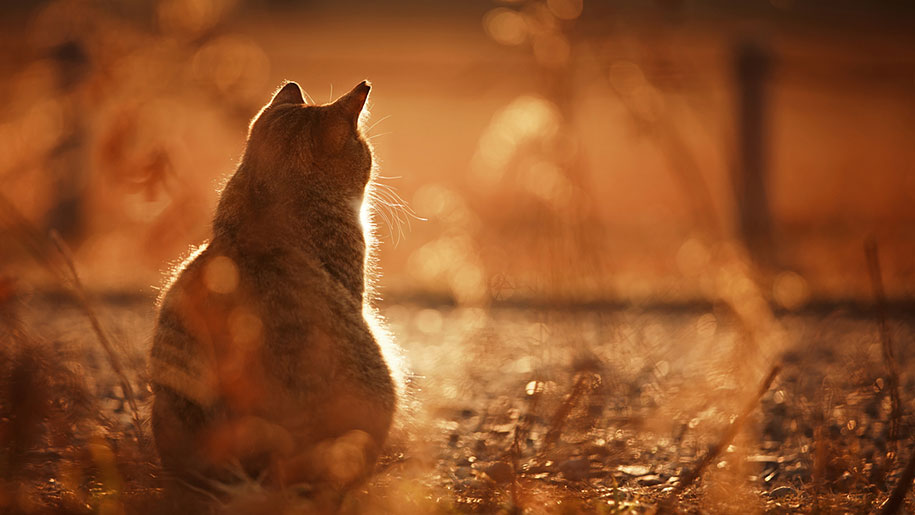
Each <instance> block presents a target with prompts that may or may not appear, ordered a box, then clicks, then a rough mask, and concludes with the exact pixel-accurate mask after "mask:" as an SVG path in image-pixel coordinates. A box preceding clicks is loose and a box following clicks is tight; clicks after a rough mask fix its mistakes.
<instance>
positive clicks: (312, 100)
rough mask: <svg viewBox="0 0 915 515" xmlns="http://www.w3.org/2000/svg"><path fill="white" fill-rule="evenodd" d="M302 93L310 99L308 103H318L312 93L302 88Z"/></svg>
mask: <svg viewBox="0 0 915 515" xmlns="http://www.w3.org/2000/svg"><path fill="white" fill-rule="evenodd" d="M302 93H303V94H304V95H305V98H307V99H308V103H309V104H311V105H318V103H317V102H315V99H313V98H311V95H309V94H308V92H307V91H305V90H302Z"/></svg>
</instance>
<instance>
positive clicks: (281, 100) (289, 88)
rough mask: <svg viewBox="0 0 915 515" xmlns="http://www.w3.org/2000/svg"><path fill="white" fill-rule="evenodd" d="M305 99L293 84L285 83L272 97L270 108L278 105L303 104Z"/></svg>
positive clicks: (300, 89) (296, 85) (300, 90)
mask: <svg viewBox="0 0 915 515" xmlns="http://www.w3.org/2000/svg"><path fill="white" fill-rule="evenodd" d="M304 103H305V97H304V96H302V88H300V87H299V85H298V84H296V83H295V82H287V83H286V84H284V85H283V87H282V88H280V90H279V91H277V92H276V94H275V95H273V100H271V101H270V105H271V106H276V105H280V104H304Z"/></svg>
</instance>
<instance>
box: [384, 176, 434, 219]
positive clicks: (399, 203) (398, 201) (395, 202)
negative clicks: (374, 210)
mask: <svg viewBox="0 0 915 515" xmlns="http://www.w3.org/2000/svg"><path fill="white" fill-rule="evenodd" d="M374 185H375V186H377V187H378V188H379V189H378V191H379V192H381V191H383V192H385V193H387V194H388V195H389V197H390V201H389V202H388V203H389V204H390V205H391V206H392V207H396V208H400V209H403V211H404V214H405V215H406V216H407V218H408V219H409V218H415V219H417V220H422V221H425V220H426V219H425V218H423V217H421V216H419V215H417V214H416V211H413V208H411V207H410V206H409V204H407V201H405V200H404V199H403V197H401V196H400V194H399V193H397V189H396V188H395V187H394V186H391V185H390V184H385V183H383V182H378V181H376V182H375V183H374Z"/></svg>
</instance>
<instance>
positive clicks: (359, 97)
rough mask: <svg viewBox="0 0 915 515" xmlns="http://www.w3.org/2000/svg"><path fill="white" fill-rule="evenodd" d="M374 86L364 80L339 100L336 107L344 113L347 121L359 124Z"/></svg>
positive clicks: (335, 104)
mask: <svg viewBox="0 0 915 515" xmlns="http://www.w3.org/2000/svg"><path fill="white" fill-rule="evenodd" d="M371 89H372V85H371V84H369V81H367V80H364V81H362V82H360V83H359V84H357V85H356V87H355V88H353V89H352V90H350V92H349V93H347V94H345V95H343V96H342V97H340V98H338V99H337V101H336V102H334V104H333V105H334V106H335V107H336V108H337V109H339V110H340V112H341V113H343V116H345V117H346V119H347V120H350V121H351V122H353V125H356V123H358V122H359V115H360V114H362V108H363V107H365V101H366V99H367V98H368V97H369V91H371Z"/></svg>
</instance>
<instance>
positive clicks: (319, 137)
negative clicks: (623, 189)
mask: <svg viewBox="0 0 915 515" xmlns="http://www.w3.org/2000/svg"><path fill="white" fill-rule="evenodd" d="M369 90H370V86H369V85H368V84H367V83H366V82H363V83H361V84H359V85H357V86H356V87H355V88H354V89H353V90H352V91H350V92H349V93H347V94H346V95H344V96H343V97H341V98H340V99H338V100H337V101H336V102H334V103H331V104H327V105H322V106H313V105H306V102H305V100H304V99H303V97H302V92H301V90H300V88H299V86H298V85H297V84H295V83H292V82H290V83H287V84H286V85H285V86H283V87H282V88H281V89H280V90H279V91H278V92H277V93H276V94H275V96H274V97H273V99H272V100H271V101H270V103H268V104H267V105H266V106H265V107H264V108H263V109H262V110H261V112H260V113H259V114H258V115H257V116H256V117H255V118H254V120H253V121H252V123H251V126H250V130H249V135H248V142H247V147H246V149H245V154H244V157H243V158H242V161H241V164H240V165H239V167H238V169H237V170H236V172H235V174H234V175H233V176H232V178H231V179H230V180H229V182H228V184H227V185H226V187H225V189H224V191H223V192H222V196H221V198H220V201H219V206H218V208H217V211H216V216H215V219H214V220H213V235H212V239H211V241H210V243H209V244H208V245H207V246H206V247H205V248H203V249H202V250H200V251H198V252H197V253H195V254H194V255H193V256H191V258H189V259H188V260H187V261H186V262H185V264H184V265H183V267H182V269H181V270H180V273H178V274H177V276H176V278H175V280H174V281H173V283H172V284H171V285H170V287H169V288H168V289H167V291H166V292H165V293H164V295H163V297H162V301H161V304H160V310H159V316H158V321H157V324H156V329H155V335H154V341H153V346H152V351H151V368H150V376H151V382H152V387H153V391H154V394H155V401H154V405H153V410H152V427H153V433H154V436H155V439H156V446H157V448H158V451H159V455H160V457H161V461H162V465H163V467H164V468H165V469H166V471H168V472H169V473H170V474H171V475H173V476H174V477H178V478H181V479H182V481H187V482H196V483H198V484H199V480H200V479H211V480H212V479H215V480H227V478H228V477H230V475H229V474H228V471H229V470H231V469H232V467H233V466H236V465H238V464H240V465H241V466H242V467H243V468H244V470H245V471H246V472H247V473H248V474H249V475H251V476H252V477H258V476H261V477H266V478H267V479H268V480H273V481H276V482H280V483H285V484H289V483H297V482H308V483H311V484H317V485H332V486H333V487H334V488H337V489H344V488H346V486H347V485H352V484H354V483H356V482H358V481H360V480H362V479H364V478H365V477H366V475H367V474H368V473H369V472H370V471H371V468H372V466H373V464H374V463H375V460H376V458H377V456H378V452H379V450H380V448H381V446H382V445H383V444H384V442H385V439H386V438H387V435H388V431H389V428H390V425H391V420H392V416H393V413H394V410H395V405H396V393H395V391H396V389H395V384H394V382H393V380H392V378H391V372H390V370H389V368H388V366H387V364H386V362H385V360H384V358H383V356H382V353H381V350H380V348H379V345H378V343H377V341H376V339H375V337H374V336H373V333H372V330H371V328H370V326H369V323H367V320H366V317H365V316H364V314H363V313H364V311H363V310H364V307H365V306H366V300H365V295H366V277H365V268H366V260H367V250H366V236H365V235H364V233H363V227H362V223H361V221H360V208H361V207H362V204H363V198H364V195H365V191H366V186H367V185H368V183H369V182H370V181H371V179H372V174H373V166H372V151H371V148H370V147H369V145H368V143H367V141H366V140H365V139H364V138H363V136H362V134H361V132H360V129H359V118H360V115H361V114H362V111H363V108H364V104H365V101H366V98H367V96H368V93H369Z"/></svg>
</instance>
